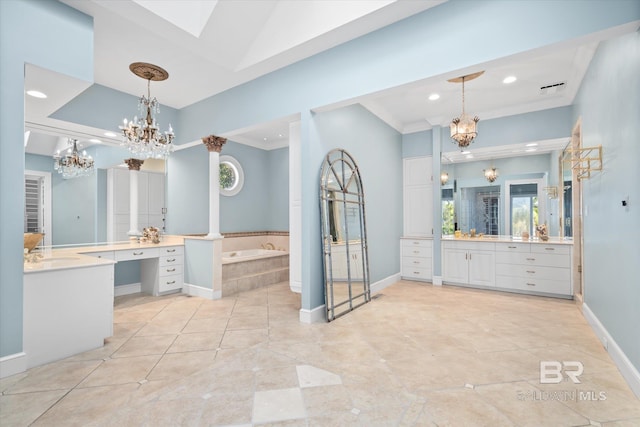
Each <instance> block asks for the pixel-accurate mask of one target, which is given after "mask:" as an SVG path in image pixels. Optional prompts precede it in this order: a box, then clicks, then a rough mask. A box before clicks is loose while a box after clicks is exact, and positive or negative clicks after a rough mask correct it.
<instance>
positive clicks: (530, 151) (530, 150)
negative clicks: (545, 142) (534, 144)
mask: <svg viewBox="0 0 640 427" xmlns="http://www.w3.org/2000/svg"><path fill="white" fill-rule="evenodd" d="M524 151H526V152H527V153H532V152H534V151H538V149H537V148H527V149H526V150H524Z"/></svg>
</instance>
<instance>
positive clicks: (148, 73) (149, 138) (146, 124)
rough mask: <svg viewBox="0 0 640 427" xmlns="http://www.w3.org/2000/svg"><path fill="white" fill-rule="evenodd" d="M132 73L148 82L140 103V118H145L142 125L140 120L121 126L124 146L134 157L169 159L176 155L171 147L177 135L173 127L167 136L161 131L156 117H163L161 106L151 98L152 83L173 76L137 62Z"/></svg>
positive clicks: (136, 119)
mask: <svg viewBox="0 0 640 427" xmlns="http://www.w3.org/2000/svg"><path fill="white" fill-rule="evenodd" d="M129 69H130V70H131V72H132V73H133V74H135V75H136V76H138V77H141V78H143V79H145V80H147V96H146V97H145V96H144V95H142V96H141V97H140V101H139V102H138V108H139V109H140V114H141V115H144V117H145V118H144V119H142V120H141V121H138V116H135V117H134V118H133V120H132V121H127V119H124V123H123V125H122V126H120V130H122V135H123V140H122V145H123V146H126V147H127V148H128V149H129V151H130V152H131V154H132V155H133V156H134V157H138V158H145V159H148V158H150V157H151V158H155V159H166V158H167V157H168V156H169V154H170V153H171V152H172V151H173V145H172V144H171V143H172V142H173V139H174V137H175V135H174V133H173V129H172V128H171V124H169V130H168V131H166V132H164V134H163V133H162V132H161V131H159V126H158V122H157V121H156V118H155V115H156V114H158V113H160V103H159V102H158V100H157V99H156V98H155V97H154V98H151V80H153V81H162V80H166V79H168V78H169V73H167V72H166V71H165V70H164V69H162V68H161V67H158V66H157V65H153V64H147V63H145V62H134V63H133V64H131V65H129Z"/></svg>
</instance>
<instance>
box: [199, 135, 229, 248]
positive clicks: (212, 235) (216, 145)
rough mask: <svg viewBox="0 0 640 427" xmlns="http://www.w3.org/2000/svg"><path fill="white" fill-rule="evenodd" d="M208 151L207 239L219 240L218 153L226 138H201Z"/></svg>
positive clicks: (212, 136) (211, 136)
mask: <svg viewBox="0 0 640 427" xmlns="http://www.w3.org/2000/svg"><path fill="white" fill-rule="evenodd" d="M202 142H203V143H204V145H206V147H207V150H208V151H209V234H207V239H219V238H220V237H222V236H221V234H220V151H221V150H222V146H223V145H224V144H225V143H226V142H227V138H222V137H219V136H215V135H209V136H205V137H204V138H202Z"/></svg>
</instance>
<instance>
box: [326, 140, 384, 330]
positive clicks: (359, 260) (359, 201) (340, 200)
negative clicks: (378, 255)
mask: <svg viewBox="0 0 640 427" xmlns="http://www.w3.org/2000/svg"><path fill="white" fill-rule="evenodd" d="M320 206H321V221H322V246H323V264H324V279H325V287H324V288H325V302H326V307H327V321H329V322H331V321H332V320H334V319H335V318H337V317H340V316H342V315H344V314H346V313H348V312H350V311H352V310H354V309H356V308H357V307H359V306H361V305H363V304H366V303H367V302H369V301H371V291H370V288H369V258H368V252H367V225H366V221H365V209H364V191H363V189H362V180H361V179H360V171H359V170H358V165H357V164H356V162H355V160H354V159H353V157H352V156H351V155H350V154H349V153H347V152H346V151H345V150H341V149H336V150H332V151H330V152H329V153H328V154H327V156H326V157H325V160H324V162H323V164H322V171H321V175H320Z"/></svg>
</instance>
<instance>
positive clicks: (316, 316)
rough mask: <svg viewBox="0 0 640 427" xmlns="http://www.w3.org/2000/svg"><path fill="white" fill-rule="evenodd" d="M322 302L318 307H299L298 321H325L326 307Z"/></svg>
mask: <svg viewBox="0 0 640 427" xmlns="http://www.w3.org/2000/svg"><path fill="white" fill-rule="evenodd" d="M325 307H326V306H325V305H324V304H322V305H319V306H318V307H316V308H314V309H311V310H307V309H304V308H301V309H300V323H320V322H326V321H327V313H326V312H327V309H326V308H325Z"/></svg>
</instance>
